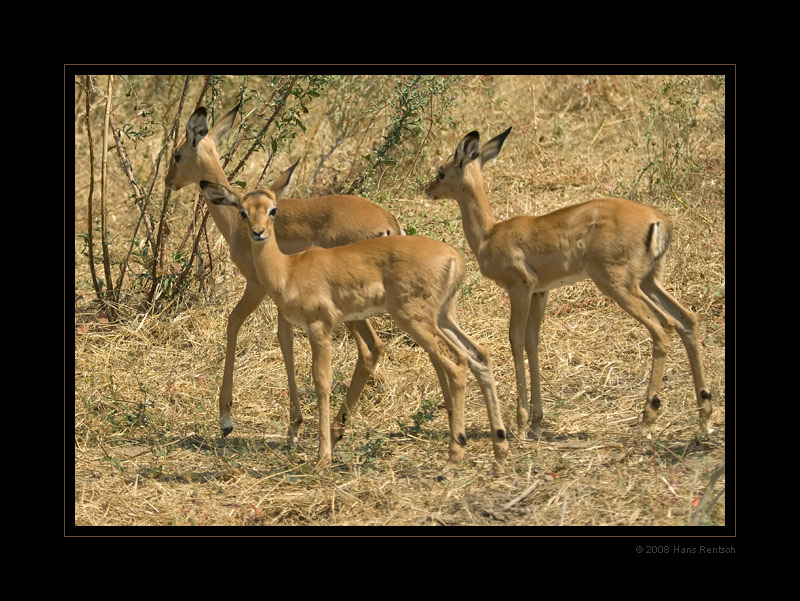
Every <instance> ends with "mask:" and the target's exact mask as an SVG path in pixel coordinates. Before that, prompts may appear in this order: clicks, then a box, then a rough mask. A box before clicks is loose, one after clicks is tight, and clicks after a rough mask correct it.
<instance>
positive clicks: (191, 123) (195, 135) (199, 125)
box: [186, 106, 208, 148]
mask: <svg viewBox="0 0 800 601" xmlns="http://www.w3.org/2000/svg"><path fill="white" fill-rule="evenodd" d="M207 133H208V116H207V114H206V107H204V106H201V107H198V109H197V110H196V111H195V112H194V113H192V116H191V117H189V120H188V121H187V122H186V139H187V140H189V142H190V143H191V144H192V146H193V147H194V148H197V143H198V142H200V140H202V139H203V138H205V137H206V134H207Z"/></svg>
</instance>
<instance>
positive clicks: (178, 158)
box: [172, 152, 181, 163]
mask: <svg viewBox="0 0 800 601" xmlns="http://www.w3.org/2000/svg"><path fill="white" fill-rule="evenodd" d="M172 158H173V159H175V162H176V163H180V162H181V155H180V154H178V153H177V152H176V153H175V154H173V155H172Z"/></svg>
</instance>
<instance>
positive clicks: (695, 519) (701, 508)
mask: <svg viewBox="0 0 800 601" xmlns="http://www.w3.org/2000/svg"><path fill="white" fill-rule="evenodd" d="M724 473H725V463H724V462H723V463H722V465H720V466H719V467H718V468H717V469H716V470H714V473H713V474H711V478H709V480H708V484H707V485H706V490H705V492H704V493H703V498H702V499H700V503H699V504H698V505H697V509H696V510H695V512H694V515H692V520H691V524H692V526H697V525H698V524H700V520H701V518H702V516H703V514H704V513H710V512H711V508H712V507H714V504H715V503H716V502H717V500H718V499H719V498H720V496H721V495H722V493H724V492H725V488H723V489H722V490H721V491H719V492H718V493H717V494H716V495H715V496H714V498H713V499H712V500H711V502H710V503H709V497H710V496H711V491H712V490H713V489H714V484H716V483H717V480H719V479H720V477H721V476H722V475H723V474H724ZM707 503H709V504H708V509H707V510H706V509H705V507H706V504H707Z"/></svg>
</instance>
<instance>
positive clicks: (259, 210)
mask: <svg viewBox="0 0 800 601" xmlns="http://www.w3.org/2000/svg"><path fill="white" fill-rule="evenodd" d="M299 162H300V159H298V160H297V162H296V163H295V164H294V165H292V166H291V167H289V168H288V169H287V170H286V171H284V172H283V173H281V174H280V175H279V176H278V177H277V179H276V180H275V181H274V182H273V183H272V185H271V186H270V187H269V188H268V189H266V190H253V191H252V192H247V193H246V194H242V193H241V192H238V191H236V190H231V189H230V188H228V187H227V186H223V185H221V184H215V183H212V182H208V181H201V182H200V188H202V190H203V193H204V194H205V195H206V198H207V199H208V200H209V202H211V203H212V204H215V205H218V206H231V207H236V209H237V210H238V211H239V214H240V215H241V217H242V220H243V221H244V222H245V223H246V224H247V227H248V229H249V230H250V237H251V239H252V240H253V241H254V242H259V243H261V242H266V241H267V240H268V239H269V237H270V236H271V235H272V231H273V226H274V221H275V215H276V214H277V212H278V199H279V198H280V197H281V195H282V194H283V192H285V191H286V188H287V187H288V186H289V182H290V181H291V179H292V173H293V172H294V169H295V167H297V163H299Z"/></svg>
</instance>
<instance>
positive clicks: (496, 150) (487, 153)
mask: <svg viewBox="0 0 800 601" xmlns="http://www.w3.org/2000/svg"><path fill="white" fill-rule="evenodd" d="M510 133H511V128H510V127H509V128H508V129H507V130H506V131H504V132H503V133H502V134H500V135H499V136H495V137H494V138H492V139H491V140H489V141H488V142H486V145H485V146H484V147H483V148H481V167H483V166H484V165H485V164H486V163H487V162H489V161H491V160H492V159H493V158H495V157H496V156H497V155H498V154H500V149H501V148H502V147H503V142H505V141H506V138H507V137H508V134H510Z"/></svg>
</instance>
